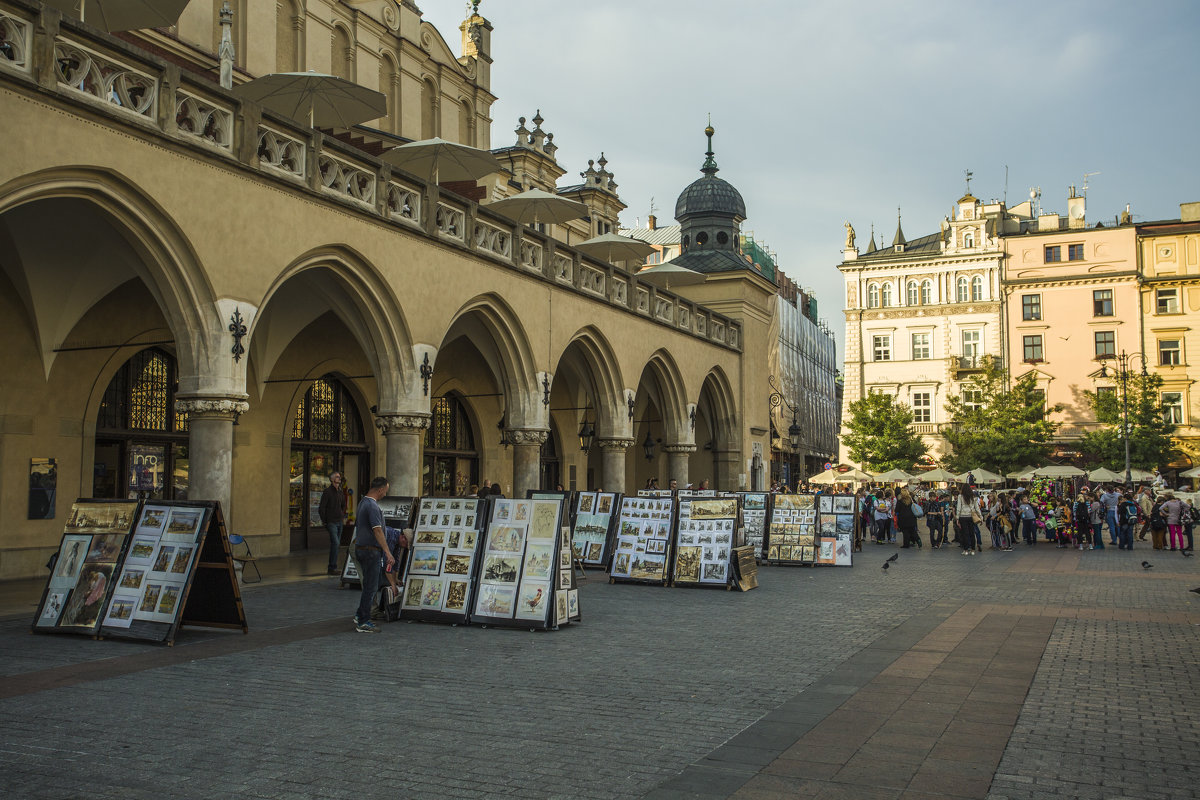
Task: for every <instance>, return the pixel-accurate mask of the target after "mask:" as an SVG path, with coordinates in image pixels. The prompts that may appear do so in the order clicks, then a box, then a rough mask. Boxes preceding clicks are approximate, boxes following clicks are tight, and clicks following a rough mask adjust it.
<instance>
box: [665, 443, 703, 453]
mask: <svg viewBox="0 0 1200 800" xmlns="http://www.w3.org/2000/svg"><path fill="white" fill-rule="evenodd" d="M662 449H663V452H664V453H694V452H696V445H694V444H687V443H686V442H680V443H676V444H664V445H663V446H662Z"/></svg>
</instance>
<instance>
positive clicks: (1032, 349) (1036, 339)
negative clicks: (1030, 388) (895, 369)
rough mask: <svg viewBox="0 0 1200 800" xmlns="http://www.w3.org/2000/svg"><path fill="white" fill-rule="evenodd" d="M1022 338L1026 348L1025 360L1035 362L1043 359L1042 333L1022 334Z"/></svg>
mask: <svg viewBox="0 0 1200 800" xmlns="http://www.w3.org/2000/svg"><path fill="white" fill-rule="evenodd" d="M1021 339H1022V344H1023V345H1024V349H1025V360H1026V361H1029V362H1034V363H1036V362H1038V361H1041V360H1042V337H1041V335H1040V334H1039V335H1036V336H1022V337H1021Z"/></svg>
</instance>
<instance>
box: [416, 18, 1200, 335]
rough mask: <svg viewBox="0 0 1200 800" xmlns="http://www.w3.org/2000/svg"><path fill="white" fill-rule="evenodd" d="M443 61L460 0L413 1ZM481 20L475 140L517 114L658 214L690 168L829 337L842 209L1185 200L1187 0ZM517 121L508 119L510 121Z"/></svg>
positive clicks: (1199, 196)
mask: <svg viewBox="0 0 1200 800" xmlns="http://www.w3.org/2000/svg"><path fill="white" fill-rule="evenodd" d="M418 5H419V6H420V8H421V10H422V11H423V12H424V18H425V19H426V20H428V21H429V22H432V23H433V24H434V25H435V26H436V27H437V28H438V29H439V31H441V33H442V35H443V36H444V37H445V38H446V40H447V42H448V43H449V45H450V47H451V50H452V51H454V52H455V53H459V52H460V39H461V34H460V33H459V31H458V25H459V23H460V22H461V21H462V20H463V19H464V17H465V9H466V5H465V3H463V2H461V0H418ZM480 13H481V14H482V15H483V16H484V17H486V18H487V19H488V20H489V21H490V22H491V23H492V25H493V27H494V31H493V33H492V58H493V60H494V63H493V65H492V93H493V94H495V95H496V96H497V97H498V98H499V99H498V100H497V102H496V103H495V104H494V105H493V106H492V119H493V124H492V147H502V146H507V145H510V144H512V143H513V142H514V141H515V134H514V133H513V131H514V129H515V128H516V127H517V120H518V117H522V116H523V117H526V118H532V117H533V116H534V114H535V113H536V112H537V111H538V110H539V109H540V110H541V114H542V116H543V117H544V118H545V122H544V123H543V124H542V128H543V130H546V131H548V132H551V133H553V134H554V143H555V144H556V145H558V146H559V150H558V153H557V158H558V162H559V164H560V165H561V166H563V167H565V168H566V169H567V170H568V172H567V174H566V175H565V176H564V177H563V178H562V180H561V181H560V185H563V186H566V185H570V184H571V183H577V182H578V177H577V174H578V173H579V172H581V171H583V170H585V169H587V162H588V159H598V158H599V157H600V153H601V151H603V152H604V154H605V155H606V156H607V158H608V161H609V163H608V169H609V171H611V172H612V173H613V174H614V176H615V178H614V179H615V181H616V182H617V184H618V189H617V191H618V193H619V194H620V197H621V199H622V201H623V202H625V203H626V204H627V205H628V208H627V209H626V210H625V212H624V213H623V214H622V217H621V224H622V225H623V226H627V227H633V226H635V225H636V224H637V223H638V222H639V221H640V223H641V224H642V225H645V224H646V217H647V215H648V214H649V211H650V204H651V202H652V201H653V204H654V206H655V208H656V215H657V217H658V222H659V224H660V225H667V224H673V215H674V208H675V199H676V198H677V197H678V195H679V193H680V192H681V191H682V190H683V189H684V187H686V186H687V185H688V184H689V183H691V182H692V181H693V180H695V179H696V178H698V177H700V172H699V169H700V165H701V163H702V162H703V160H704V151H705V149H706V142H705V138H704V133H703V131H704V127H705V125H706V124H707V120H708V115H709V114H711V115H712V125H713V127H714V128H715V129H716V136H715V137H714V150H715V152H716V160H717V163H718V164H719V166H720V168H721V171H720V177H722V178H724V179H725V180H727V181H729V182H730V183H732V184H733V185H734V186H735V187H736V188H737V189H738V191H740V192H741V194H742V197H743V198H744V199H745V202H746V209H747V212H746V213H747V220H746V222H744V223H743V224H742V230H743V232H752V233H753V234H754V237H755V238H756V239H757V240H758V241H759V242H760V243H761V244H765V245H766V246H767V247H768V248H769V249H770V250H771V251H773V252H774V253H775V254H776V258H777V261H778V263H779V266H780V268H781V269H783V271H784V272H786V273H787V274H788V275H789V276H790V277H791V278H792V279H793V280H795V281H796V282H797V283H798V284H800V285H801V286H804V287H809V288H811V289H813V290H814V291H815V294H816V296H817V298H818V303H819V307H820V314H821V317H822V318H825V319H827V320H828V322H829V324H830V326H831V327H832V328H833V329H834V331H835V333H836V336H837V339H838V352H839V354H840V353H841V352H842V343H843V341H844V337H843V330H844V322H843V316H842V312H841V309H842V301H843V290H842V286H843V283H842V279H841V276H840V273H839V272H838V271H837V264H838V263H840V262H841V260H842V255H841V250H842V247H843V244H844V241H845V230H844V228H843V223H844V222H845V221H849V222H851V223H852V224H853V225H854V227H855V230H856V232H857V235H858V245H859V248H860V249H863V250H865V248H866V244H867V239H868V236H869V235H870V231H871V226H872V224H874V227H875V235H876V242H877V243H878V242H879V241H880V239H884V240H886V242H888V243H890V242H891V240H892V237H893V235H894V234H895V231H896V220H897V208H899V209H900V214H901V219H902V221H903V227H904V232H905V235H906V236H907V237H908V238H916V237H917V236H921V235H925V234H928V233H933V232H935V231H936V230H937V229H938V225H939V222H940V220H941V219H942V218H943V217H944V216H946V215H948V214H949V213H950V208H951V205H952V204H953V203H954V201H955V200H957V199H958V197H959V196H961V195H962V194H963V191H964V189H965V188H966V183H965V181H964V171H965V170H971V172H972V173H973V175H974V177H973V179H972V181H971V191H972V193H973V194H974V195H976V196H977V197H979V198H981V199H983V200H985V201H987V200H991V199H1004V198H1005V196H1006V194H1007V199H1008V203H1009V205H1010V206H1012V205H1016V204H1017V203H1019V202H1022V201H1023V200H1025V199H1027V198H1028V197H1029V193H1030V189H1031V187H1040V189H1041V193H1042V199H1041V204H1042V208H1043V210H1044V211H1045V212H1047V213H1049V212H1053V211H1056V212H1058V213H1062V214H1065V213H1066V198H1067V196H1068V187H1069V186H1072V185H1074V186H1076V187H1078V189H1079V190H1080V191H1082V188H1083V182H1084V174H1085V173H1097V174H1094V175H1092V176H1090V177H1089V178H1088V193H1087V216H1088V222H1089V224H1094V223H1095V222H1104V223H1105V224H1109V223H1110V222H1111V221H1112V220H1113V219H1114V217H1115V216H1116V215H1117V214H1118V213H1120V212H1121V211H1122V210H1124V208H1125V205H1126V204H1129V205H1130V208H1131V210H1132V212H1133V218H1134V220H1135V221H1142V220H1156V219H1171V218H1178V217H1179V204H1180V203H1183V202H1192V201H1200V148H1198V147H1197V146H1196V141H1197V139H1198V137H1200V133H1198V132H1200V102H1197V100H1198V99H1200V47H1196V44H1195V43H1196V41H1197V39H1198V37H1200V2H1196V0H1178V1H1177V2H1167V1H1166V0H1162V1H1161V2H1160V1H1159V0H1146V2H1142V3H1129V2H1109V1H1108V0H1088V2H1067V1H1065V0H1056V1H1055V2H1037V3H1033V2H1019V1H1018V2H1009V3H1004V4H997V3H973V2H965V0H960V1H959V2H942V1H941V0H921V2H919V3H898V2H886V1H885V0H857V1H855V2H849V1H848V2H840V3H830V2H806V1H805V0H736V1H733V2H731V1H729V0H726V1H725V2H721V0H640V1H639V2H635V1H634V0H608V2H580V0H559V2H547V0H483V2H481V4H480ZM530 127H532V124H530Z"/></svg>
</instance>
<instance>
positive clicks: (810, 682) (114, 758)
mask: <svg viewBox="0 0 1200 800" xmlns="http://www.w3.org/2000/svg"><path fill="white" fill-rule="evenodd" d="M891 552H895V551H894V549H892V548H885V547H880V548H878V549H869V550H868V552H867V553H866V554H864V557H863V558H861V559H860V560H859V562H858V563H859V565H858V566H856V567H854V568H853V569H795V568H782V567H774V568H764V569H763V570H762V571H761V572H760V588H759V589H756V590H754V591H752V592H749V593H746V594H740V593H736V592H732V593H731V592H722V591H700V590H693V591H687V590H683V589H678V590H676V589H663V588H657V587H643V586H629V585H609V584H607V583H606V582H604V580H603V578H601V577H600V576H599V575H598V574H597V573H591V579H590V580H589V581H588V582H587V583H585V584H584V585H583V587H582V594H581V605H582V610H583V613H584V623H583V624H582V625H578V626H570V627H568V628H565V629H563V630H561V631H559V632H556V633H539V634H530V633H528V632H525V631H514V630H496V629H488V630H481V629H478V628H472V627H457V628H454V627H448V626H438V625H428V624H411V625H406V624H392V625H385V626H384V631H383V632H382V633H381V634H379V635H375V636H367V635H362V634H356V633H354V632H353V631H352V629H351V627H350V622H349V616H350V614H351V613H352V610H353V607H354V605H355V595H354V593H353V592H351V591H339V590H335V589H333V588H331V586H330V582H326V581H308V582H304V583H298V584H290V585H286V586H273V587H265V588H261V589H255V590H246V591H245V593H244V598H245V602H246V608H247V616H248V619H249V622H250V626H251V633H250V634H249V635H248V636H244V637H243V636H242V634H240V633H232V634H231V633H227V632H220V633H213V632H208V631H199V630H191V631H189V630H185V631H184V632H183V633H182V634H181V636H180V639H179V643H178V644H177V646H176V647H174V648H161V647H150V646H146V645H141V644H133V643H128V642H111V641H105V642H95V641H91V640H86V639H77V638H73V637H48V636H32V635H30V634H29V633H28V632H27V631H28V620H7V621H0V674H2V675H5V676H7V678H8V679H11V680H13V681H15V682H17V683H19V684H21V685H22V686H24V687H25V688H26V689H29V691H26V692H24V693H23V694H20V695H19V696H12V697H8V698H7V699H2V700H0V776H2V777H0V789H5V790H7V791H6V794H7V795H9V796H14V797H30V798H42V797H45V798H61V797H79V796H83V795H86V796H88V797H89V798H108V797H112V798H117V797H120V798H140V797H155V798H161V797H179V798H191V797H197V798H200V797H204V798H210V797H216V796H221V797H231V798H243V797H244V798H263V797H271V798H275V797H279V798H283V797H289V798H290V797H322V798H323V797H330V798H335V797H350V796H354V797H373V796H381V795H387V796H395V797H422V798H424V797H431V798H440V797H564V798H566V797H572V798H573V797H595V798H601V797H639V796H651V797H664V798H665V797H687V796H696V797H718V796H720V797H727V796H731V795H734V794H735V793H736V795H737V796H739V797H749V796H753V797H839V796H840V797H856V798H862V797H906V798H919V797H935V796H938V795H941V796H943V797H948V796H950V795H949V794H948V790H949V789H951V788H954V789H955V791H961V792H970V794H966V795H959V796H960V797H961V796H982V795H979V794H976V793H977V792H978V791H979V787H980V786H983V791H984V792H987V791H989V787H990V792H991V795H990V796H992V797H996V798H1008V797H1011V798H1029V797H1049V796H1081V797H1084V796H1107V797H1111V796H1118V795H1114V794H1112V793H1113V792H1126V793H1127V795H1128V796H1130V797H1160V796H1161V797H1185V796H1195V795H1191V794H1185V793H1184V792H1187V791H1193V789H1192V788H1191V784H1190V779H1191V778H1193V777H1194V775H1193V774H1192V773H1191V771H1190V767H1189V765H1188V763H1187V760H1186V753H1188V752H1194V751H1195V748H1194V744H1195V742H1194V740H1193V739H1192V738H1188V737H1190V736H1192V734H1193V733H1194V732H1195V731H1196V730H1197V726H1196V724H1195V722H1196V720H1195V718H1194V716H1193V712H1192V711H1191V709H1194V708H1196V707H1197V704H1196V700H1197V697H1196V690H1195V688H1194V686H1195V677H1196V675H1195V665H1196V663H1197V662H1198V661H1200V659H1198V658H1197V656H1200V652H1197V651H1198V650H1200V648H1198V647H1197V644H1196V641H1195V632H1196V628H1195V626H1196V625H1197V624H1200V603H1198V602H1197V600H1200V598H1198V597H1197V595H1194V594H1190V593H1188V592H1187V591H1186V590H1187V589H1189V588H1192V586H1195V585H1197V584H1198V583H1200V578H1198V577H1197V570H1195V569H1193V568H1192V564H1193V563H1194V562H1193V561H1192V560H1191V559H1186V560H1185V559H1179V560H1177V561H1176V560H1172V561H1171V562H1167V561H1166V559H1164V558H1160V557H1158V554H1154V556H1153V557H1152V556H1150V555H1148V553H1147V552H1141V551H1135V552H1134V553H1132V554H1126V553H1123V552H1122V553H1118V552H1117V551H1109V550H1105V551H1103V552H1090V553H1082V554H1080V553H1074V554H1073V556H1072V557H1073V558H1074V561H1072V560H1070V558H1068V557H1066V556H1064V554H1063V553H1061V552H1055V551H1053V550H1047V549H1046V548H1044V547H1038V548H1034V549H1033V551H1032V552H1020V553H992V552H985V553H983V554H982V555H980V556H977V557H975V558H970V557H961V556H958V555H957V554H956V553H953V551H949V550H943V551H929V550H926V551H924V552H917V553H910V554H902V555H901V558H900V560H899V562H897V563H896V564H895V565H893V568H892V569H890V570H888V571H887V572H883V571H882V570H880V569H879V568H878V564H876V563H875V562H876V561H878V562H880V563H881V562H882V560H883V558H884V557H886V556H887V555H889V554H890V553H891ZM1142 558H1150V560H1152V561H1154V562H1155V569H1154V570H1151V571H1144V570H1142V569H1141V568H1140V566H1137V563H1138V562H1140V561H1141V559H1142ZM1039 559H1044V560H1045V562H1046V563H1051V562H1052V563H1053V566H1054V569H1053V570H1052V571H1044V567H1043V563H1042V561H1039ZM1023 564H1025V565H1029V566H1027V567H1025V568H1019V567H1020V565H1023ZM1035 567H1036V570H1035V569H1034V568H1035ZM1092 573H1096V574H1092ZM1105 603H1110V604H1111V605H1109V606H1106V605H1105ZM1105 608H1109V609H1111V608H1119V609H1122V610H1125V611H1130V612H1134V611H1136V612H1137V613H1139V614H1144V615H1145V619H1139V618H1131V619H1120V618H1112V617H1113V616H1114V615H1109V616H1108V617H1105V616H1104V615H1103V614H1099V613H1097V614H1096V615H1094V616H1091V615H1089V614H1088V613H1083V612H1085V611H1087V610H1089V609H1091V610H1094V611H1096V612H1099V611H1101V610H1102V609H1105ZM321 625H326V626H327V631H322V630H321V629H320V626H321ZM343 625H344V627H340V626H343ZM305 626H309V627H308V628H307V629H306V628H305ZM1031 626H1032V627H1031ZM1038 626H1045V627H1044V628H1043V627H1038ZM1005 632H1006V633H1005ZM268 633H269V634H271V635H268ZM1002 634H1004V636H1006V638H1003V641H1001V636H1002ZM1038 637H1042V639H1041V641H1042V644H1041V648H1042V649H1041V650H1040V651H1039V649H1038V647H1039V645H1038V641H1039V639H1038ZM234 640H236V641H238V644H237V646H231V644H230V642H231V641H234ZM223 648H224V649H223ZM164 653H166V654H168V656H169V657H167V656H164V655H163V654H164ZM153 659H162V660H161V661H154V660H153ZM981 659H988V662H987V663H988V664H991V665H994V667H995V668H993V669H986V668H985V669H982V670H980V663H979V662H980V660H981ZM103 661H113V662H122V663H121V664H114V665H109V664H104V665H102V664H101V662H103ZM1110 663H1111V664H1112V666H1111V667H1109V666H1105V665H1107V664H1110ZM893 665H896V666H895V668H894V669H892V668H893ZM134 666H138V667H139V668H137V669H133V667H134ZM72 669H74V670H77V671H76V672H75V673H72V674H71V677H70V680H67V681H58V682H49V683H48V684H47V685H45V686H43V687H40V688H39V684H38V681H39V680H43V679H47V676H46V675H40V676H39V673H47V672H50V673H51V674H55V673H54V671H55V670H59V671H69V670H72ZM889 669H892V672H890V673H888V674H886V675H884V674H883V673H884V672H885V671H887V670H889ZM922 670H926V671H928V676H927V677H924V678H922V676H921V671H922ZM972 671H973V672H974V673H978V674H976V675H975V676H974V678H973V679H968V676H970V675H971V673H972ZM1088 675H1090V676H1091V679H1092V680H1094V681H1096V682H1097V685H1096V686H1093V687H1091V688H1090V690H1089V686H1088V683H1087V680H1086V676H1088ZM59 677H61V673H59ZM1167 678H1170V680H1168V679H1167ZM6 682H7V680H6ZM1021 686H1024V687H1026V690H1027V696H1026V697H1025V699H1024V700H1023V702H1018V701H1017V700H1016V699H1015V697H1014V695H1015V694H1016V693H1017V692H1018V690H1019V688H1020V687H1021ZM860 693H861V694H860ZM964 709H965V710H964ZM1180 726H1182V727H1180ZM1006 730H1007V731H1008V732H1009V733H1010V735H1008V736H1007V737H1006V736H1005V731H1006ZM1079 730H1087V731H1088V732H1089V735H1087V736H1078V735H1074V736H1073V735H1072V734H1073V733H1074V732H1075V731H1079ZM1179 730H1185V731H1187V735H1185V736H1180V735H1178V733H1177V732H1178V731H1179ZM816 731H820V732H821V734H822V735H821V737H820V742H819V743H818V744H814V745H812V746H805V747H802V748H799V749H796V742H798V741H801V740H802V739H803V738H804V737H805V736H811V735H813V734H814V732H816ZM872 737H876V738H875V740H874V741H873V742H872V741H871V739H872ZM789 739H791V742H789V741H788V740H789ZM962 741H968V742H970V748H969V750H970V752H969V753H967V754H964V753H963V752H962V750H961V749H955V748H960V747H961V744H960V743H961V742H962ZM981 743H982V744H981ZM1189 748H1191V749H1190V750H1189ZM985 750H986V751H987V754H985V753H984V751H985ZM997 752H998V753H1000V754H1001V755H1000V756H999V757H998V762H997V756H996V755H995V754H996V753H997ZM1118 754H1119V756H1120V758H1121V759H1122V760H1121V761H1117V760H1116V759H1117V757H1118ZM768 755H770V757H769V758H768V757H767V756H768ZM918 755H920V756H921V760H920V761H919V763H918V762H917V761H916V760H915V759H916V758H917V756H918ZM1160 755H1161V756H1163V757H1161V758H1160ZM838 758H841V759H842V760H841V761H838V760H837V759H838ZM1105 758H1107V759H1109V761H1108V764H1107V766H1103V768H1100V769H1097V768H1096V766H1097V765H1098V764H1103V763H1104V762H1103V759H1105ZM1072 759H1075V760H1076V761H1079V762H1081V763H1079V764H1078V765H1076V764H1073V763H1071V760H1072ZM760 762H761V763H760ZM993 762H996V763H993ZM914 765H916V766H915V769H914ZM835 766H837V767H838V768H839V772H842V771H844V772H842V779H840V780H839V778H838V772H833V773H832V774H830V770H831V769H832V768H833V767H835ZM1135 767H1136V769H1135ZM768 770H769V771H768ZM909 772H911V775H909V776H908V778H907V781H906V782H905V783H904V785H899V784H900V783H901V780H900V778H899V777H898V776H902V775H907V774H908V773H909ZM851 778H852V779H853V780H849V779H851ZM681 779H683V782H682V783H680V782H679V781H680V780H681ZM985 780H986V785H985V784H984V781H985ZM752 781H753V785H751V782H752ZM384 787H386V791H385V790H384ZM672 787H673V788H672ZM1142 789H1144V790H1145V793H1139V792H1140V791H1141V790H1142ZM1135 790H1137V791H1135ZM1093 792H1099V793H1098V794H1093ZM1105 792H1108V794H1105ZM1073 793H1078V794H1073Z"/></svg>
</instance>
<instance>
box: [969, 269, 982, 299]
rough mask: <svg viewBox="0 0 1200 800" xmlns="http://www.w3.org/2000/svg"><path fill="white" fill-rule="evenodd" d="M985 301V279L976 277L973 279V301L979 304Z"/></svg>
mask: <svg viewBox="0 0 1200 800" xmlns="http://www.w3.org/2000/svg"><path fill="white" fill-rule="evenodd" d="M982 299H983V277H982V276H980V275H976V276H975V277H974V278H972V279H971V301H972V302H975V303H978V302H979V301H980V300H982Z"/></svg>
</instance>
